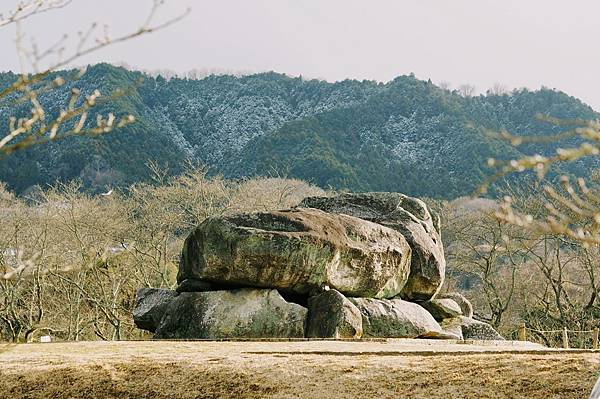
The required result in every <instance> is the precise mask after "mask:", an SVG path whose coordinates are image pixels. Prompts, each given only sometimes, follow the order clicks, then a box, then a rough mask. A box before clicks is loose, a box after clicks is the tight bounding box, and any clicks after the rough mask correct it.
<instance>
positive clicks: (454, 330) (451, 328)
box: [440, 317, 464, 340]
mask: <svg viewBox="0 0 600 399" xmlns="http://www.w3.org/2000/svg"><path fill="white" fill-rule="evenodd" d="M440 327H442V331H443V332H444V334H446V336H449V337H454V339H458V340H462V339H464V336H463V333H462V320H461V319H460V317H452V318H449V319H444V320H442V322H441V323H440Z"/></svg>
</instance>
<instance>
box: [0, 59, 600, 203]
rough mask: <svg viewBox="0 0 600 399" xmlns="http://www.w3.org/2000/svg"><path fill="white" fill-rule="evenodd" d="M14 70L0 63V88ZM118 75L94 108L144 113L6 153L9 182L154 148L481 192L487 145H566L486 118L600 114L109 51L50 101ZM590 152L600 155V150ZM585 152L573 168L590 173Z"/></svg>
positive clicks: (19, 188)
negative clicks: (192, 75)
mask: <svg viewBox="0 0 600 399" xmlns="http://www.w3.org/2000/svg"><path fill="white" fill-rule="evenodd" d="M60 74H61V75H63V76H64V75H68V74H69V72H68V71H63V72H61V73H60ZM15 78H16V76H14V75H12V74H10V73H3V74H0V90H1V89H4V88H6V87H7V86H8V85H10V84H11V83H12V81H14V79H15ZM118 87H121V88H125V89H126V91H127V94H126V96H124V97H121V98H119V99H118V100H116V101H114V102H112V103H109V104H107V105H103V106H102V107H100V108H99V109H98V110H99V111H102V112H108V111H113V112H114V113H115V114H117V115H121V114H125V113H132V114H133V115H135V116H136V118H137V121H138V122H137V123H135V124H134V125H132V126H129V127H127V128H125V129H123V130H121V131H119V132H117V133H111V134H108V135H105V136H101V137H97V138H73V139H68V140H65V141H61V142H55V143H51V144H48V145H45V146H40V147H37V148H33V149H29V150H26V151H22V152H18V153H16V154H13V155H11V156H9V157H6V158H5V159H2V160H0V181H4V182H6V183H7V184H8V187H9V188H11V189H12V190H14V191H16V192H17V193H22V192H24V191H26V190H27V189H28V188H30V187H32V186H35V185H41V186H45V185H47V184H52V183H53V182H55V181H57V180H60V181H66V180H72V179H81V180H82V181H83V184H84V186H85V187H87V188H88V189H90V190H91V191H97V190H102V189H105V188H107V187H113V186H118V185H128V184H131V183H134V182H137V181H144V180H147V179H148V178H149V176H150V170H149V168H148V167H147V164H148V162H150V161H153V162H156V163H157V164H158V165H160V166H161V167H163V168H165V169H167V170H168V172H169V173H171V174H177V173H180V172H181V171H182V170H183V168H184V167H185V166H186V165H187V164H189V163H192V164H197V165H198V164H202V165H206V166H207V167H208V168H209V171H210V173H213V174H219V173H220V174H224V175H225V176H227V177H233V178H241V177H246V176H254V175H278V176H286V177H297V178H302V179H305V180H307V181H309V182H312V183H315V184H317V185H319V186H321V187H324V188H329V187H332V188H336V189H350V190H354V191H361V190H385V191H400V192H405V193H407V194H411V195H417V196H429V197H438V198H454V197H457V196H460V195H465V194H469V193H470V192H472V191H473V190H474V189H475V188H476V187H477V185H478V184H480V183H481V182H482V181H483V179H484V178H485V177H486V176H488V175H489V174H490V173H491V172H492V171H491V170H490V169H488V168H487V167H486V160H487V158H489V157H496V158H501V159H507V158H512V157H516V156H521V155H523V152H524V151H525V152H532V151H541V152H545V153H548V152H551V151H553V147H555V146H556V144H555V145H552V146H546V145H529V146H528V147H525V148H520V147H519V148H513V147H511V146H510V145H509V144H508V143H505V142H502V141H498V140H495V139H492V138H490V137H489V136H488V135H487V134H486V129H493V130H501V129H507V130H509V131H510V132H512V133H515V134H521V135H534V134H542V135H547V134H551V133H556V132H558V131H560V130H561V129H565V128H566V127H564V126H563V127H557V126H554V125H551V124H548V123H545V122H541V121H539V120H536V119H535V116H536V114H545V115H551V116H554V117H558V118H563V119H576V118H580V119H596V118H598V114H597V113H595V112H594V111H593V110H592V109H591V108H590V107H588V106H586V105H585V104H583V103H581V102H580V101H579V100H577V99H575V98H573V97H570V96H568V95H566V94H564V93H561V92H557V91H553V90H547V89H543V90H540V91H527V90H521V91H515V92H512V93H510V94H502V95H492V94H489V95H486V96H477V97H466V98H465V97H462V96H460V95H459V94H458V93H456V92H452V91H448V90H443V89H440V88H438V87H437V86H435V85H434V84H432V83H431V82H425V81H420V80H418V79H416V78H414V77H413V76H401V77H398V78H396V79H395V80H393V81H391V82H389V83H385V84H383V83H377V82H372V81H362V82H359V81H352V80H347V81H343V82H337V83H328V82H324V81H319V80H305V79H302V78H291V77H288V76H285V75H281V74H276V73H265V74H257V75H250V76H245V77H233V76H210V77H207V78H204V79H201V80H188V79H170V80H168V81H167V80H165V79H163V78H161V77H157V78H153V77H149V76H144V75H143V74H141V73H139V72H131V71H127V70H125V69H123V68H118V67H113V66H110V65H107V64H100V65H96V66H92V67H90V68H89V69H88V71H87V73H86V74H85V75H84V76H83V77H82V78H81V79H78V80H75V81H73V82H69V83H68V84H66V85H65V86H63V87H61V88H60V90H58V91H54V92H51V93H49V94H47V95H45V96H43V97H42V98H41V101H42V103H44V104H46V105H47V106H48V110H49V111H50V112H58V110H59V107H60V106H61V105H63V104H65V103H66V101H68V98H69V92H70V90H71V89H72V88H78V89H80V90H81V91H82V92H83V93H90V92H91V91H92V90H94V89H96V88H98V89H100V91H101V92H102V93H104V94H110V93H111V92H112V91H113V90H114V89H116V88H118ZM27 112H29V110H28V107H27V106H26V104H15V103H14V102H13V103H11V101H10V98H9V99H8V100H6V101H5V102H4V103H0V123H1V124H2V125H1V126H2V128H4V127H5V124H6V123H7V121H8V118H9V117H11V116H15V117H19V116H22V115H24V114H26V113H27ZM90 119H94V118H90ZM581 162H588V164H586V165H585V166H586V168H590V167H591V168H592V169H593V168H595V165H591V164H590V163H591V162H595V161H593V160H588V161H585V160H584V161H581ZM581 162H580V163H575V164H573V165H570V166H569V168H570V170H569V171H570V172H573V173H579V172H582V171H583V168H582V167H581V166H582V165H581Z"/></svg>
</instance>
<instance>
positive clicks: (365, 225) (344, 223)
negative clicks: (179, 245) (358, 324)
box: [177, 209, 411, 298]
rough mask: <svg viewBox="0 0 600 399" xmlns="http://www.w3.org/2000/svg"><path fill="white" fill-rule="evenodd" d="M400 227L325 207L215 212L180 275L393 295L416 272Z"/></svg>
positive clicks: (295, 289) (197, 234) (189, 243)
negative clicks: (329, 209)
mask: <svg viewBox="0 0 600 399" xmlns="http://www.w3.org/2000/svg"><path fill="white" fill-rule="evenodd" d="M410 259H411V249H410V247H409V245H408V243H407V242H406V240H405V239H404V237H403V236H402V234H400V233H399V232H397V231H395V230H392V229H390V228H387V227H384V226H382V225H379V224H376V223H372V222H369V221H366V220H362V219H358V218H355V217H352V216H347V215H334V214H330V213H326V212H323V211H320V210H317V209H294V210H288V211H277V212H268V213H254V214H242V215H235V216H227V217H216V218H209V219H207V220H206V221H204V222H203V223H202V224H201V225H200V226H199V227H198V228H197V229H196V230H195V231H194V232H192V233H191V234H190V236H189V237H188V238H187V240H186V242H185V244H184V249H183V254H182V260H181V264H180V268H179V273H178V275H177V280H178V282H183V281H184V280H186V279H191V280H194V279H195V280H202V281H206V282H210V283H216V284H221V285H223V284H224V285H232V286H253V287H265V288H277V289H281V290H283V291H286V292H291V293H297V294H310V293H312V292H316V291H320V290H321V289H322V288H324V287H325V286H329V287H331V288H335V289H337V290H338V291H340V292H342V293H344V294H345V295H350V296H361V297H362V296H364V297H376V298H390V297H393V296H395V295H397V294H398V293H399V292H400V291H401V290H402V289H403V288H404V285H405V283H406V281H407V279H408V275H409V272H410Z"/></svg>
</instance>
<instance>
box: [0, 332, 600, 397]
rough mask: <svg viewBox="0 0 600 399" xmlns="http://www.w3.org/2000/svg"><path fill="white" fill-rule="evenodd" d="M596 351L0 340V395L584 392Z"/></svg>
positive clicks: (404, 343)
mask: <svg viewBox="0 0 600 399" xmlns="http://www.w3.org/2000/svg"><path fill="white" fill-rule="evenodd" d="M599 375H600V353H599V352H591V351H587V352H577V351H552V350H540V348H538V347H535V346H526V345H525V346H524V345H521V344H511V343H507V344H506V345H503V346H493V345H492V346H490V345H487V346H482V345H481V344H477V343H474V344H471V345H466V344H458V343H445V342H441V341H415V340H387V341H381V342H340V341H335V342H334V341H309V342H165V341H163V342H157V341H141V342H83V343H52V344H24V345H0V398H11V399H17V398H394V399H398V398H438V397H443V398H494V399H501V398H545V399H546V398H587V396H588V395H589V393H590V391H591V389H592V386H593V385H594V382H595V380H596V379H597V378H598V376H599Z"/></svg>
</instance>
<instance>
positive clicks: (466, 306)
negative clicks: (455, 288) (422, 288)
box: [436, 292, 473, 317]
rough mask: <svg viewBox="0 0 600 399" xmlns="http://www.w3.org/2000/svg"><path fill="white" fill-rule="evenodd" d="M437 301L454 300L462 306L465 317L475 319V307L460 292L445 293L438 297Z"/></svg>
mask: <svg viewBox="0 0 600 399" xmlns="http://www.w3.org/2000/svg"><path fill="white" fill-rule="evenodd" d="M436 299H452V300H453V301H454V302H456V303H457V304H458V306H460V310H461V312H462V315H463V316H465V317H473V305H471V302H469V300H468V299H467V298H465V297H464V295H462V294H460V293H458V292H444V293H440V294H438V295H436Z"/></svg>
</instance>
